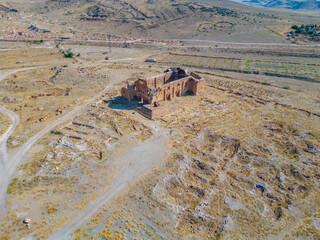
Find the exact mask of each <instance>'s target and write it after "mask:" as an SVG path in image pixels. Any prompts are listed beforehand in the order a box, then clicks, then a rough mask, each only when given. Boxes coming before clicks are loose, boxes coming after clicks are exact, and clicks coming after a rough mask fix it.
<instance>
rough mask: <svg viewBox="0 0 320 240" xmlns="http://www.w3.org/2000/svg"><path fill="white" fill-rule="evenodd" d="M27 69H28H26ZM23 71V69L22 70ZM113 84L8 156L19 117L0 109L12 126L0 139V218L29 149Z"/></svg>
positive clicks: (3, 76) (0, 78) (110, 84)
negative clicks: (8, 147) (15, 176)
mask: <svg viewBox="0 0 320 240" xmlns="http://www.w3.org/2000/svg"><path fill="white" fill-rule="evenodd" d="M28 69H29V68H28ZM23 70H25V69H23ZM23 70H22V69H20V70H16V71H13V72H11V74H14V73H16V72H18V71H23ZM9 75H10V74H5V75H2V76H1V77H0V81H1V80H2V79H4V78H5V77H7V76H9ZM113 83H114V82H111V83H109V85H108V86H107V87H106V88H105V89H103V90H102V91H101V92H100V93H98V94H97V95H95V96H94V97H93V98H91V99H90V100H88V101H86V102H85V103H83V104H81V105H80V106H78V107H76V108H75V109H73V110H72V111H70V112H68V113H66V114H65V115H63V116H62V117H61V118H59V119H58V120H56V121H54V122H53V123H51V124H50V125H49V126H47V127H46V128H44V129H43V130H41V131H40V132H38V133H37V134H35V135H34V136H33V137H31V138H30V139H29V140H28V141H27V142H25V143H24V144H23V145H22V146H21V147H20V148H19V149H18V150H17V151H15V152H13V153H11V154H10V155H8V152H7V141H8V139H9V137H10V135H11V134H12V133H13V132H14V130H15V128H16V126H17V125H18V123H19V117H18V116H17V115H15V114H14V113H13V112H11V111H9V110H8V109H5V108H4V107H1V108H0V111H1V112H3V113H4V114H6V115H7V116H8V117H9V118H10V119H11V120H12V124H11V126H10V127H9V129H8V130H7V131H6V133H5V134H4V135H2V137H1V142H0V163H1V165H0V167H1V171H3V172H0V173H1V177H0V216H1V215H2V214H3V213H4V212H5V208H4V204H5V198H6V194H7V189H8V186H9V184H10V182H11V180H12V178H13V176H14V174H15V172H16V169H17V168H18V166H19V165H20V164H21V163H23V161H24V156H25V155H26V154H27V153H28V151H29V150H30V149H31V147H32V146H33V145H34V144H35V143H36V142H37V141H38V140H39V139H40V138H41V137H42V136H43V135H44V134H46V133H47V132H49V131H51V130H52V129H54V128H55V127H56V126H57V125H59V124H61V123H62V122H64V121H66V120H67V119H69V118H71V117H73V116H74V115H75V114H77V113H78V112H79V111H80V110H81V109H83V108H84V107H85V106H87V105H89V104H91V103H93V102H94V101H95V100H96V99H97V98H99V97H101V96H102V95H103V94H105V93H106V92H107V91H108V90H109V89H110V88H111V87H112V85H113Z"/></svg>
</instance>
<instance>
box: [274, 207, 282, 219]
mask: <svg viewBox="0 0 320 240" xmlns="http://www.w3.org/2000/svg"><path fill="white" fill-rule="evenodd" d="M274 215H275V217H276V219H277V220H279V219H280V218H281V217H282V208H281V207H277V208H276V209H275V210H274Z"/></svg>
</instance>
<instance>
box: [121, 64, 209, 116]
mask: <svg viewBox="0 0 320 240" xmlns="http://www.w3.org/2000/svg"><path fill="white" fill-rule="evenodd" d="M204 87H205V80H204V79H203V78H202V77H201V76H200V75H198V74H196V73H194V72H190V73H188V72H186V71H185V70H183V69H181V68H169V69H167V70H166V71H165V72H164V73H163V74H161V75H158V76H155V77H151V78H148V79H142V78H139V79H138V80H137V81H135V82H134V83H133V84H132V85H128V86H127V88H122V89H121V95H122V96H123V97H125V98H126V99H128V100H129V101H131V100H132V99H134V98H136V99H138V100H139V101H140V102H142V103H147V105H144V107H142V108H141V109H140V110H141V111H142V112H145V114H143V115H145V116H146V117H148V118H150V119H153V118H154V117H156V115H157V112H159V113H160V112H161V113H163V112H165V111H164V110H163V109H161V110H160V109H158V108H161V102H163V101H169V100H171V99H174V98H177V97H181V96H183V95H184V94H185V93H187V92H189V93H192V94H193V95H196V96H197V95H199V94H200V93H201V92H203V90H204ZM143 108H144V109H143ZM138 110H139V109H138ZM141 111H139V112H140V113H142V112H141Z"/></svg>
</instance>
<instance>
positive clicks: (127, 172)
mask: <svg viewBox="0 0 320 240" xmlns="http://www.w3.org/2000/svg"><path fill="white" fill-rule="evenodd" d="M166 144H167V137H166V135H164V134H161V135H156V136H155V137H153V138H152V139H148V140H146V141H144V142H142V143H140V144H138V145H137V146H134V147H132V148H128V149H127V150H126V153H125V154H124V155H122V156H120V157H119V159H116V160H115V161H116V162H119V163H120V166H119V168H118V170H117V175H116V177H115V178H114V179H113V181H112V183H111V185H110V187H109V188H108V190H107V191H105V192H104V193H103V194H102V195H100V196H99V197H98V198H96V199H95V200H93V201H92V202H91V203H89V204H88V206H87V207H86V208H85V210H84V211H83V212H82V213H80V214H79V215H78V216H76V217H75V218H73V219H72V220H71V222H69V223H68V224H67V225H65V226H64V227H63V228H61V229H60V230H58V231H57V232H55V233H53V234H52V235H51V236H50V237H49V239H51V240H56V239H59V240H63V239H69V238H70V234H71V233H72V232H73V231H74V230H76V229H77V228H79V227H80V226H82V225H83V224H85V223H86V222H87V221H88V220H89V219H90V218H92V217H93V216H94V214H95V213H97V212H98V211H99V210H101V208H102V207H103V205H104V204H105V203H107V202H108V201H110V200H112V199H113V198H114V197H115V196H117V195H118V194H120V193H121V192H123V191H125V190H126V189H127V188H128V187H129V186H130V185H131V184H132V183H134V182H135V181H136V180H137V179H139V177H141V176H142V175H143V174H145V173H147V172H148V171H150V170H151V169H153V168H154V167H156V166H157V164H159V163H160V162H161V160H162V159H163V158H164V156H165V146H166ZM27 239H32V238H31V237H29V238H25V240H27Z"/></svg>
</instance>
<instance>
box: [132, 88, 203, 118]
mask: <svg viewBox="0 0 320 240" xmlns="http://www.w3.org/2000/svg"><path fill="white" fill-rule="evenodd" d="M205 95H206V93H205V92H202V93H201V94H199V95H197V96H188V97H180V98H176V100H177V101H176V102H173V101H166V102H162V103H165V104H164V105H161V106H159V107H152V106H150V105H145V106H143V107H141V108H139V109H136V110H137V111H138V112H139V113H140V114H141V115H143V116H145V117H146V118H149V119H151V120H152V119H156V118H159V117H161V116H163V115H165V114H167V113H169V112H173V111H175V110H177V109H179V108H184V107H186V106H188V105H190V104H192V103H194V102H195V101H198V100H199V98H202V97H204V96H205Z"/></svg>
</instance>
